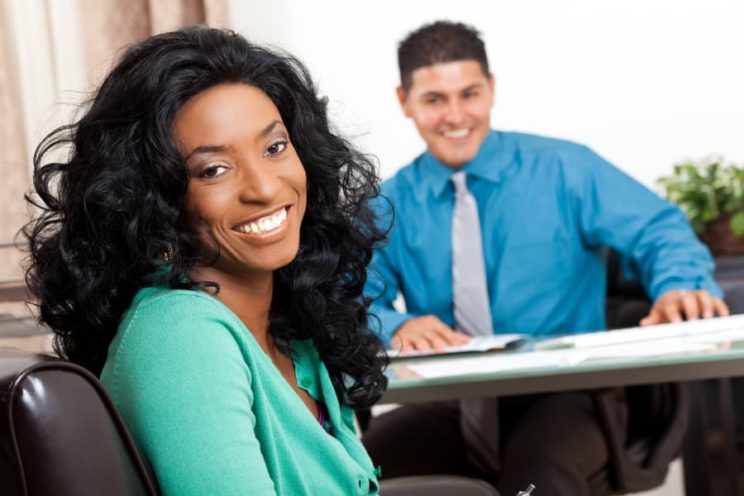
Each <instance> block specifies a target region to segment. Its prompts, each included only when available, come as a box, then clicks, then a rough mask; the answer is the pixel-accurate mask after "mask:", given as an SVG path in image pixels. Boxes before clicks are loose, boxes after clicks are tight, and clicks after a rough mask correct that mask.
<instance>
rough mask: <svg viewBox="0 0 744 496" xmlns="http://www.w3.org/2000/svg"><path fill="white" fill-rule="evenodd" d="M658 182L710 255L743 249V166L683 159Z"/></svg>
mask: <svg viewBox="0 0 744 496" xmlns="http://www.w3.org/2000/svg"><path fill="white" fill-rule="evenodd" d="M658 184H659V186H660V187H661V188H662V190H663V193H664V194H665V196H666V197H667V198H668V199H669V200H670V201H671V202H672V203H676V204H677V205H679V206H680V207H681V208H682V210H683V211H684V212H685V213H686V214H687V217H688V218H689V220H690V224H691V225H692V228H693V229H694V230H695V232H696V233H697V234H698V236H699V237H700V239H701V240H702V241H703V242H704V243H705V244H707V245H708V247H709V248H710V250H711V252H712V253H713V255H737V254H743V253H744V168H741V167H737V166H736V165H733V164H729V165H724V164H723V163H722V161H721V160H713V159H709V160H704V161H699V162H685V163H682V164H677V165H675V166H674V169H673V171H672V173H671V174H670V175H668V176H664V177H661V178H660V179H659V180H658Z"/></svg>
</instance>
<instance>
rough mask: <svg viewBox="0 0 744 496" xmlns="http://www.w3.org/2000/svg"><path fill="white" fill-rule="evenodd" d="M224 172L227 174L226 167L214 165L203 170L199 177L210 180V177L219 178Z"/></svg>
mask: <svg viewBox="0 0 744 496" xmlns="http://www.w3.org/2000/svg"><path fill="white" fill-rule="evenodd" d="M225 172H227V166H225V165H220V164H215V165H210V166H209V167H207V168H205V169H204V170H203V171H202V172H201V174H199V175H200V176H201V177H206V178H210V177H217V176H221V175H222V174H224V173H225Z"/></svg>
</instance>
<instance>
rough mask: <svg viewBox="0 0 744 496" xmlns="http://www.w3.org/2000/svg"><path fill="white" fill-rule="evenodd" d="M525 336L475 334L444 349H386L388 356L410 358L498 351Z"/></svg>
mask: <svg viewBox="0 0 744 496" xmlns="http://www.w3.org/2000/svg"><path fill="white" fill-rule="evenodd" d="M525 337H526V336H525V335H524V334H494V335H493V336H476V337H472V338H470V341H468V342H467V343H465V344H461V345H457V346H447V347H446V348H445V349H444V351H434V350H424V351H419V350H412V351H405V352H402V351H398V350H388V355H389V356H390V358H411V357H419V356H429V355H448V354H459V353H477V352H484V351H498V350H505V349H507V348H513V347H514V346H517V345H518V344H519V343H522V342H523V341H524V339H525Z"/></svg>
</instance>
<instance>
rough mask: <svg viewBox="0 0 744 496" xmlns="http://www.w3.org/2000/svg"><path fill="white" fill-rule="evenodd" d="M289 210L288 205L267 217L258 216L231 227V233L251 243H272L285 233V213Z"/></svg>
mask: <svg viewBox="0 0 744 496" xmlns="http://www.w3.org/2000/svg"><path fill="white" fill-rule="evenodd" d="M290 208H292V207H291V206H289V205H288V206H284V207H281V208H280V209H279V210H276V211H274V212H273V213H270V214H268V215H263V214H260V215H259V216H257V217H255V218H251V219H249V220H246V221H245V222H243V223H241V224H239V225H237V226H235V227H233V231H237V232H238V233H240V234H241V235H243V237H244V238H246V239H248V240H251V241H259V242H268V241H274V240H276V239H278V238H279V237H280V236H282V235H283V234H284V233H286V231H287V215H288V214H287V212H288V211H289V209H290Z"/></svg>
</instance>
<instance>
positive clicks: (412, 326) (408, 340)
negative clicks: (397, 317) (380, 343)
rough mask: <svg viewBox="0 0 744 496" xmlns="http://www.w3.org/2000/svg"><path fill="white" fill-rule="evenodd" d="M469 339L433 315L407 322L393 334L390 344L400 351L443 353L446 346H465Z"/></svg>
mask: <svg viewBox="0 0 744 496" xmlns="http://www.w3.org/2000/svg"><path fill="white" fill-rule="evenodd" d="M468 341H470V337H468V336H466V335H465V334H462V333H459V332H457V331H455V330H453V329H452V328H451V327H450V326H448V325H447V324H445V323H444V322H442V321H441V320H439V319H438V318H437V317H435V316H434V315H425V316H423V317H415V318H413V319H410V320H407V321H406V322H405V323H404V324H403V325H401V326H400V327H399V328H398V330H397V331H396V332H395V334H393V339H392V344H393V347H394V348H395V349H398V350H400V351H404V352H405V351H412V350H419V351H426V350H430V349H432V348H433V349H434V350H435V351H444V348H445V347H447V346H452V345H458V344H465V343H467V342H468Z"/></svg>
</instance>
